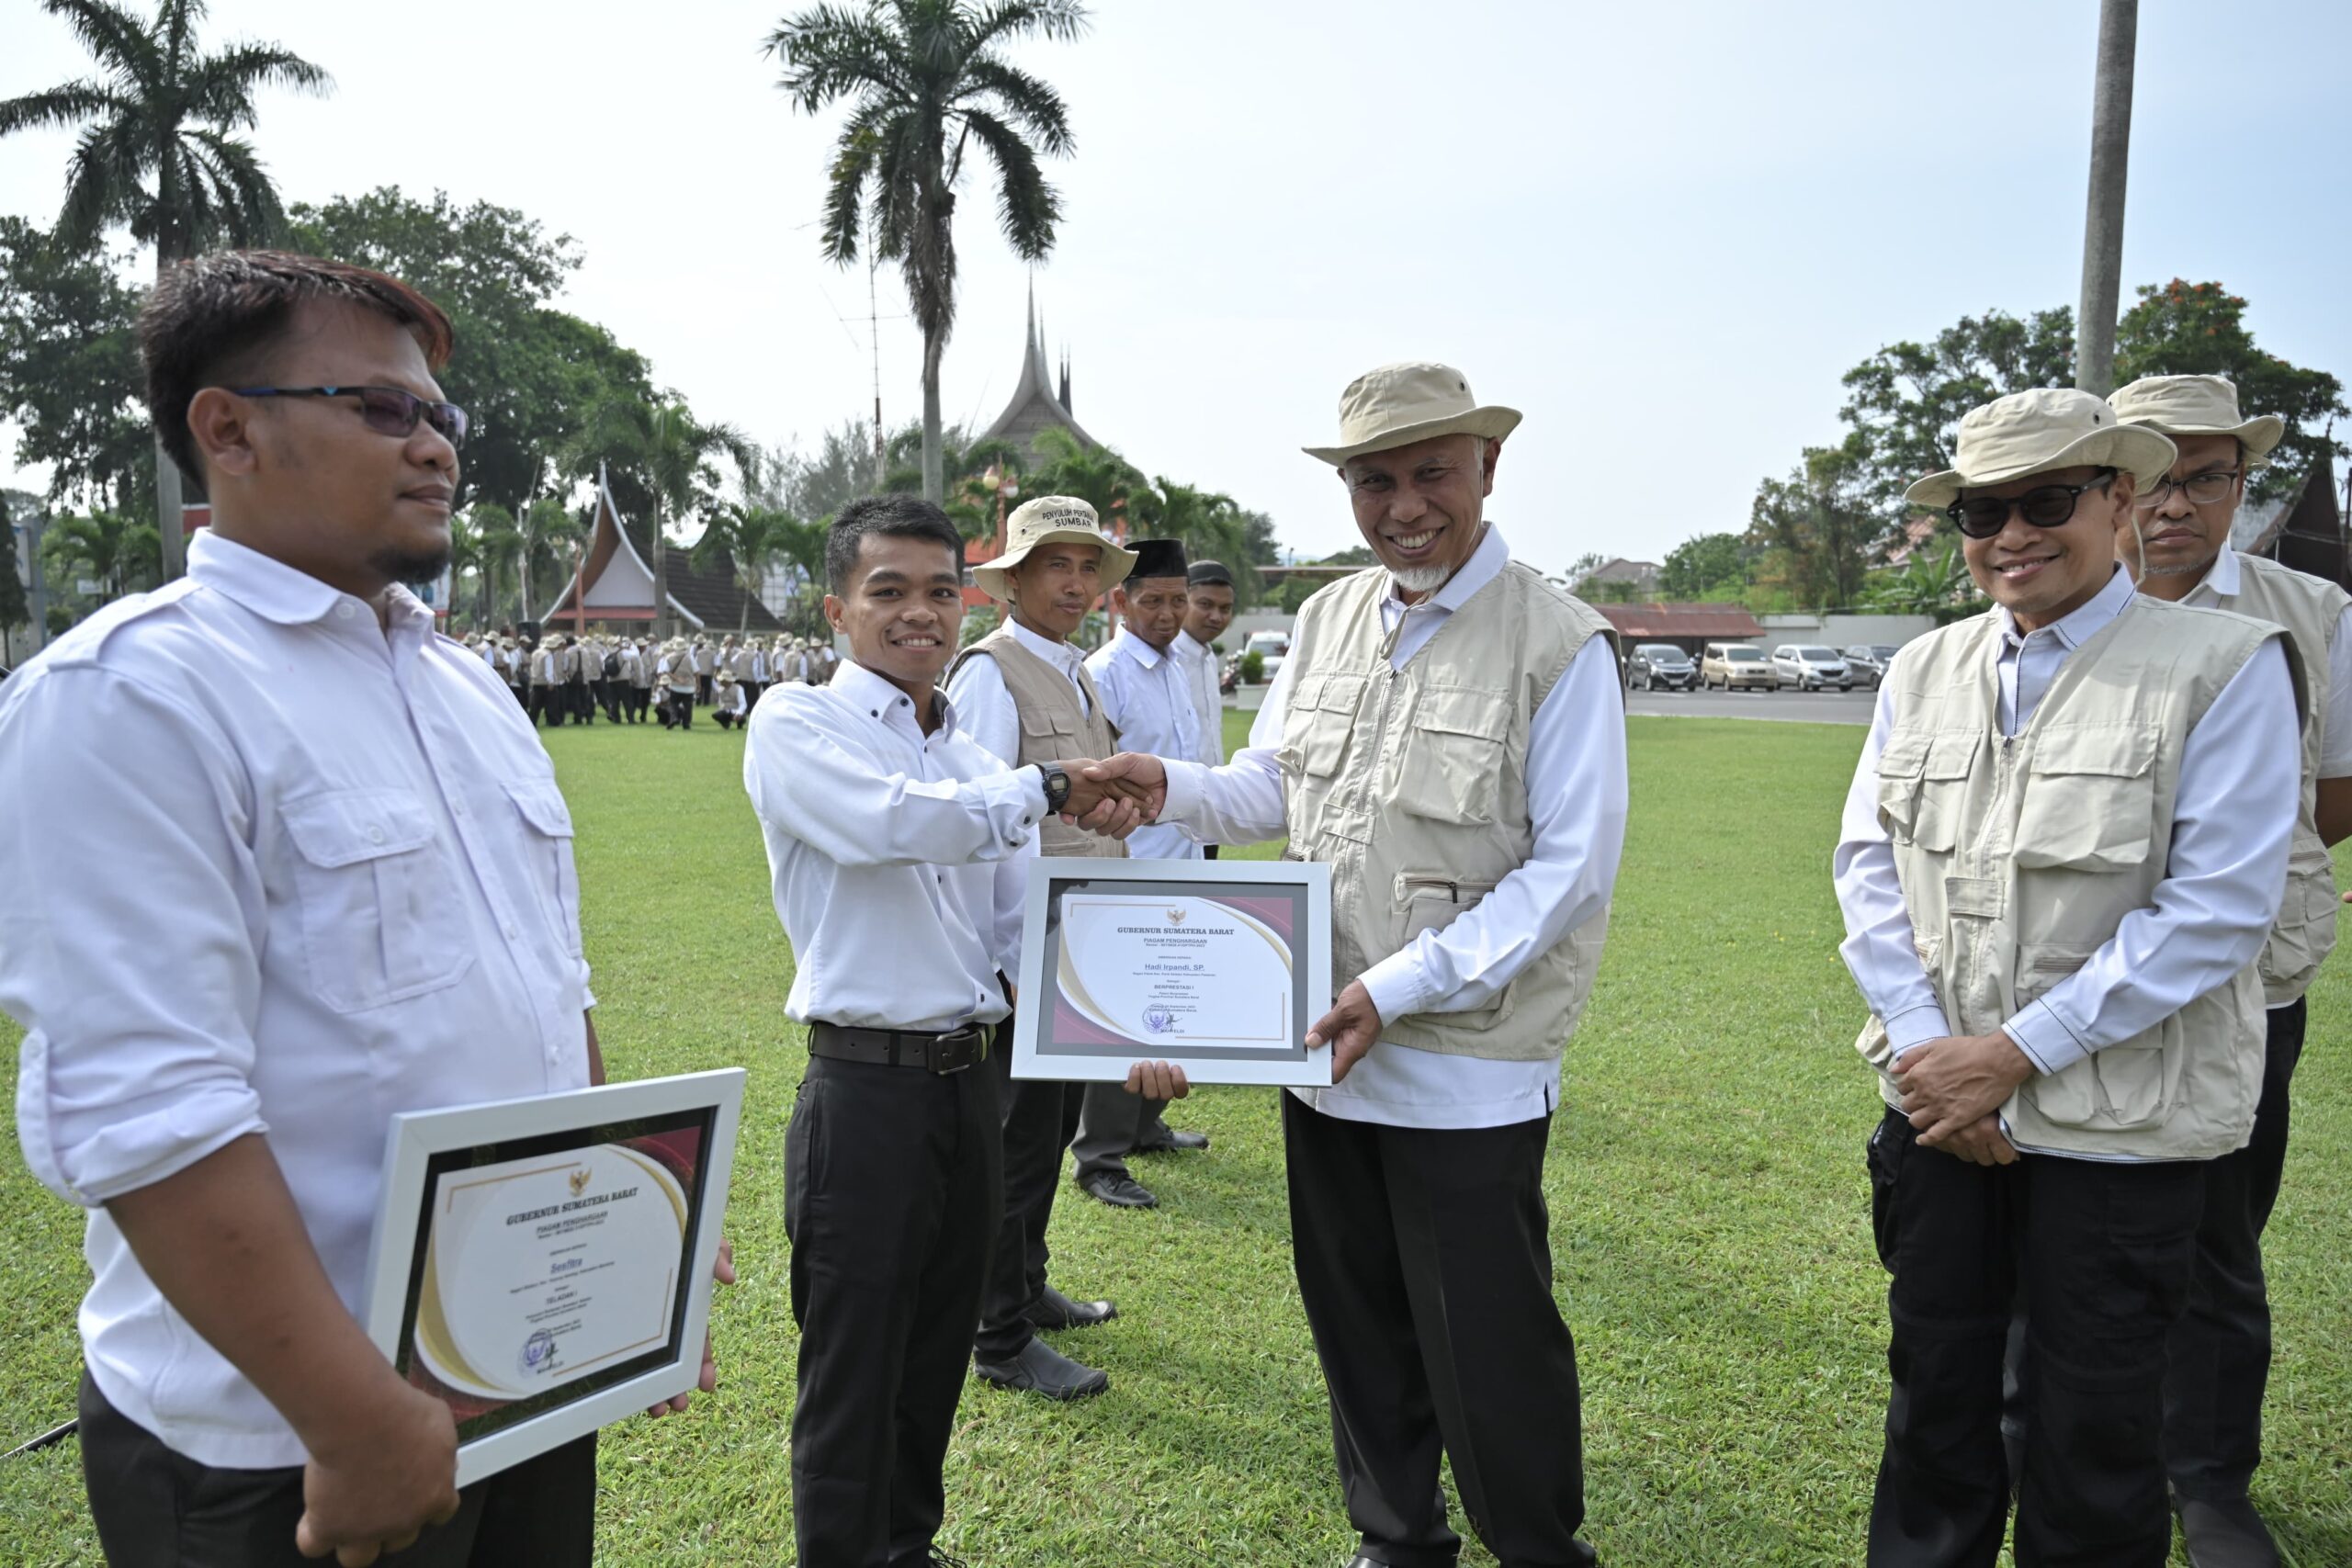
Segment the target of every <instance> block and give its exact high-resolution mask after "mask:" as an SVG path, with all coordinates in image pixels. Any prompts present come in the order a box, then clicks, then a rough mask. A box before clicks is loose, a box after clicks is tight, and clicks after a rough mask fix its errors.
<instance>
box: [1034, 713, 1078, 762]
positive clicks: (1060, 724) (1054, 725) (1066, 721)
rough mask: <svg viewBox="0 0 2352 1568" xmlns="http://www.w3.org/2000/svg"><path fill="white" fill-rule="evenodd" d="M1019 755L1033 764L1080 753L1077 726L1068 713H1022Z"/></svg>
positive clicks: (1060, 759) (1067, 757)
mask: <svg viewBox="0 0 2352 1568" xmlns="http://www.w3.org/2000/svg"><path fill="white" fill-rule="evenodd" d="M1021 754H1022V756H1023V757H1024V758H1026V759H1028V760H1030V761H1054V762H1058V761H1065V760H1066V759H1069V758H1072V757H1077V756H1080V755H1082V754H1083V753H1082V752H1081V751H1080V749H1079V744H1078V726H1077V725H1076V724H1075V723H1074V722H1072V721H1071V719H1070V717H1069V715H1067V714H1058V713H1033V712H1030V711H1029V710H1027V709H1025V708H1024V709H1023V710H1022V714H1021ZM1090 760H1091V759H1090Z"/></svg>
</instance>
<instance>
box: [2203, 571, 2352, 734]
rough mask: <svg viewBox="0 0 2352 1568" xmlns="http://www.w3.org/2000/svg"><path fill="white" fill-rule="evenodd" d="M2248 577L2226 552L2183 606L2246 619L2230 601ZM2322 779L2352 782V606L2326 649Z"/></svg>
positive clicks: (2341, 620) (2240, 610) (2346, 611)
mask: <svg viewBox="0 0 2352 1568" xmlns="http://www.w3.org/2000/svg"><path fill="white" fill-rule="evenodd" d="M2244 577H2245V569H2243V568H2242V567H2240V566H2239V565H2238V552H2237V551H2235V550H2223V551H2222V553H2221V554H2220V555H2218V556H2215V557H2214V558H2213V565H2212V567H2211V569H2210V570H2208V571H2207V572H2206V573H2205V575H2204V577H2203V578H2201V579H2199V581H2198V584H2197V586H2196V587H2194V588H2192V589H2190V590H2189V591H2188V598H2186V599H2184V600H2182V601H2181V603H2182V604H2196V605H2199V606H2200V607H2202V608H2204V609H2208V610H2231V611H2235V612H2236V613H2237V614H2239V615H2244V614H2245V611H2244V610H2242V609H2239V607H2238V606H2237V605H2236V604H2233V603H2231V601H2233V600H2234V599H2235V598H2236V597H2237V596H2238V592H2239V588H2238V584H2239V582H2240V581H2241V580H2242V579H2243V578H2244ZM2319 776H2320V777H2321V778H2324V779H2341V778H2352V605H2347V606H2346V608H2345V611H2344V613H2343V614H2342V615H2339V616H2337V617H2336V621H2335V637H2333V638H2331V639H2330V640H2329V642H2328V645H2327V706H2326V707H2325V708H2324V709H2322V710H2321V713H2320V731H2319Z"/></svg>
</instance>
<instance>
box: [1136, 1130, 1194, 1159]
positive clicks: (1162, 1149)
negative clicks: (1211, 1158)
mask: <svg viewBox="0 0 2352 1568" xmlns="http://www.w3.org/2000/svg"><path fill="white" fill-rule="evenodd" d="M1208 1146H1209V1135H1208V1134H1206V1133H1180V1132H1178V1131H1176V1129H1175V1128H1173V1127H1170V1129H1168V1136H1166V1137H1164V1138H1155V1139H1153V1140H1152V1141H1151V1142H1150V1143H1148V1144H1138V1145H1136V1153H1137V1154H1139V1155H1165V1154H1177V1153H1182V1154H1192V1153H1194V1152H1196V1151H1198V1150H1201V1149H1204V1148H1207V1147H1208Z"/></svg>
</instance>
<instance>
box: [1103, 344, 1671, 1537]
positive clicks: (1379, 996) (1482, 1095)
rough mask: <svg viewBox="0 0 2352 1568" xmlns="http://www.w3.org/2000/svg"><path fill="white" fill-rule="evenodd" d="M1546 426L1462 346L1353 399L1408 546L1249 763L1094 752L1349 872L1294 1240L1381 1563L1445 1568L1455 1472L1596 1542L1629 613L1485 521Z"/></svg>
mask: <svg viewBox="0 0 2352 1568" xmlns="http://www.w3.org/2000/svg"><path fill="white" fill-rule="evenodd" d="M1519 420H1520V416H1519V414H1518V413H1517V412H1515V411H1513V410H1511V409H1507V408H1501V407H1498V406H1495V405H1491V404H1482V403H1480V402H1479V401H1478V400H1477V399H1476V397H1474V396H1473V395H1472V394H1471V391H1470V386H1469V382H1468V380H1467V379H1466V378H1464V376H1463V374H1462V373H1461V372H1460V371H1458V370H1455V369H1453V368H1452V367H1448V366H1443V365H1433V364H1406V365H1388V366H1383V367H1381V368H1379V369H1377V370H1374V371H1371V372H1369V373H1367V374H1365V375H1363V376H1361V377H1359V378H1357V379H1356V380H1355V381H1354V382H1353V383H1352V384H1351V386H1350V387H1349V388H1348V389H1347V391H1346V392H1345V393H1344V394H1342V396H1341V399H1340V441H1339V444H1338V445H1337V446H1310V447H1308V448H1306V450H1307V452H1308V453H1309V455H1311V456H1313V457H1317V458H1320V459H1321V460H1323V461H1324V462H1327V463H1329V464H1330V465H1332V467H1333V468H1336V469H1337V470H1338V471H1339V477H1340V481H1341V483H1342V484H1343V485H1344V487H1345V489H1346V491H1347V494H1348V498H1349V502H1350V504H1351V508H1352V509H1353V511H1354V513H1355V521H1356V526H1357V528H1358V530H1359V531H1360V532H1361V533H1362V534H1363V537H1364V542H1365V543H1366V544H1367V545H1369V546H1370V547H1372V550H1373V553H1374V556H1375V557H1376V558H1378V561H1379V564H1378V565H1377V566H1375V567H1374V568H1371V569H1369V570H1365V571H1362V572H1359V573H1357V574H1356V575H1354V576H1352V577H1350V578H1346V579H1343V580H1341V581H1339V582H1336V583H1333V584H1331V585H1330V586H1329V587H1327V588H1325V589H1323V590H1322V591H1321V592H1318V593H1317V594H1316V595H1315V596H1314V597H1313V598H1312V599H1309V600H1308V601H1307V602H1306V606H1305V607H1304V608H1303V609H1302V610H1301V611H1300V613H1299V617H1298V625H1297V629H1296V633H1295V637H1293V639H1292V642H1291V651H1290V655H1289V657H1288V658H1286V659H1285V660H1283V668H1282V671H1281V673H1280V674H1278V675H1277V676H1276V677H1275V678H1274V683H1273V684H1272V687H1270V688H1269V689H1268V691H1267V694H1266V702H1265V705H1264V707H1263V708H1262V709H1261V710H1260V713H1259V716H1258V719H1257V722H1256V723H1255V725H1254V726H1253V727H1252V728H1251V730H1250V744H1249V746H1248V747H1247V748H1246V749H1245V750H1242V751H1241V752H1240V753H1239V754H1238V756H1237V757H1236V758H1235V759H1234V760H1233V761H1232V762H1231V763H1229V764H1227V766H1225V767H1222V768H1210V767H1205V766H1204V765H1202V764H1200V763H1198V762H1193V761H1173V760H1163V759H1158V758H1152V757H1146V756H1142V755H1139V754H1134V753H1130V754H1127V755H1124V756H1121V757H1119V758H1116V759H1114V761H1112V762H1111V763H1109V764H1106V765H1105V766H1104V767H1103V769H1101V770H1098V771H1099V772H1100V773H1103V776H1105V777H1115V778H1119V779H1121V780H1124V781H1125V782H1126V783H1127V784H1130V785H1131V786H1132V787H1134V788H1136V790H1137V791H1138V792H1139V794H1140V795H1141V796H1142V797H1143V799H1144V801H1145V804H1146V805H1147V806H1148V807H1150V808H1153V809H1156V810H1157V812H1158V816H1159V820H1161V821H1163V822H1170V823H1174V824H1176V825H1177V826H1180V827H1182V828H1183V829H1186V830H1188V831H1189V832H1191V833H1192V834H1193V837H1195V838H1196V839H1199V840H1204V841H1210V842H1222V843H1248V842H1250V841H1252V840H1261V839H1266V838H1271V837H1273V836H1275V835H1277V834H1283V833H1286V834H1287V835H1288V837H1289V840H1290V851H1289V852H1291V853H1293V854H1296V855H1300V856H1303V857H1305V858H1306V859H1309V860H1314V861H1318V862H1322V863H1326V864H1328V865H1329V866H1330V868H1331V910H1332V949H1333V957H1334V967H1333V976H1332V977H1333V979H1334V980H1336V981H1339V982H1340V983H1341V987H1342V988H1341V990H1340V995H1339V998H1338V999H1337V1001H1336V1002H1335V1004H1334V1006H1333V1008H1332V1010H1331V1011H1330V1013H1329V1014H1328V1015H1327V1016H1326V1017H1324V1018H1323V1019H1322V1020H1321V1021H1318V1022H1317V1024H1316V1025H1315V1028H1314V1030H1313V1031H1312V1032H1310V1033H1309V1034H1308V1037H1307V1038H1308V1041H1309V1043H1314V1044H1328V1045H1329V1046H1331V1047H1332V1073H1333V1077H1334V1079H1335V1081H1334V1082H1333V1083H1332V1085H1331V1086H1330V1087H1329V1088H1328V1089H1300V1090H1295V1091H1293V1092H1292V1093H1291V1094H1289V1095H1285V1096H1284V1097H1283V1145H1284V1148H1285V1151H1286V1157H1287V1163H1288V1168H1289V1178H1290V1202H1291V1245H1292V1248H1293V1252H1294V1255H1295V1263H1296V1266H1297V1270H1298V1281H1299V1294H1300V1298H1301V1301H1302V1303H1304V1305H1305V1307H1306V1317H1307V1322H1308V1324H1309V1325H1310V1326H1311V1327H1312V1329H1313V1330H1314V1334H1315V1349H1316V1355H1317V1358H1318V1359H1320V1361H1321V1362H1322V1366H1323V1376H1324V1381H1325V1382H1326V1384H1327V1385H1328V1386H1329V1391H1330V1398H1331V1427H1332V1435H1333V1442H1334V1447H1335V1449H1336V1450H1337V1457H1338V1461H1339V1468H1340V1485H1341V1490H1342V1492H1343V1493H1344V1495H1345V1496H1346V1498H1347V1507H1348V1517H1349V1521H1350V1523H1351V1524H1352V1525H1353V1526H1354V1527H1355V1529H1356V1532H1357V1535H1358V1537H1359V1539H1360V1543H1361V1544H1360V1545H1359V1547H1358V1554H1357V1557H1356V1559H1355V1562H1354V1564H1353V1565H1352V1568H1372V1565H1383V1568H1446V1565H1449V1564H1451V1563H1453V1562H1454V1561H1455V1560H1456V1557H1457V1555H1458V1554H1459V1552H1460V1550H1461V1540H1460V1538H1459V1537H1458V1536H1456V1535H1455V1534H1454V1532H1453V1529H1452V1527H1451V1526H1450V1524H1449V1523H1448V1521H1447V1518H1446V1505H1445V1498H1444V1494H1443V1492H1442V1490H1441V1488H1440V1486H1439V1483H1438V1471H1439V1461H1440V1457H1441V1455H1443V1456H1444V1457H1446V1458H1450V1459H1451V1460H1452V1461H1453V1479H1454V1483H1455V1486H1456V1488H1457V1489H1458V1491H1459V1493H1460V1495H1461V1497H1462V1503H1463V1507H1464V1512H1465V1513H1467V1514H1468V1516H1469V1518H1470V1523H1471V1525H1472V1527H1473V1529H1476V1532H1477V1533H1478V1535H1479V1537H1480V1538H1481V1539H1482V1540H1484V1541H1485V1542H1486V1543H1487V1546H1488V1547H1489V1548H1490V1549H1491V1550H1492V1551H1494V1553H1495V1555H1496V1556H1497V1557H1498V1558H1500V1559H1501V1560H1502V1562H1504V1563H1505V1564H1507V1565H1508V1568H1563V1565H1567V1564H1580V1563H1589V1562H1593V1561H1595V1559H1594V1556H1593V1551H1592V1548H1591V1547H1590V1546H1589V1545H1588V1544H1587V1543H1586V1542H1585V1541H1584V1540H1581V1539H1579V1538H1578V1536H1577V1530H1578V1529H1580V1528H1581V1527H1582V1525H1583V1523H1584V1514H1585V1505H1584V1450H1583V1430H1582V1416H1581V1409H1580V1396H1579V1393H1578V1388H1577V1360H1576V1345H1575V1341H1574V1340H1573V1339H1572V1338H1571V1337H1570V1335H1569V1332H1568V1326H1567V1324H1566V1321H1565V1320H1564V1319H1563V1318H1562V1316H1561V1315H1560V1308H1559V1304H1558V1303H1557V1301H1556V1300H1555V1296H1554V1289H1553V1274H1552V1253H1551V1239H1550V1230H1549V1224H1548V1220H1547V1216H1546V1214H1545V1212H1544V1190H1543V1182H1544V1150H1545V1146H1546V1144H1547V1142H1548V1139H1549V1135H1550V1132H1551V1120H1552V1112H1553V1111H1554V1109H1555V1107H1556V1106H1557V1105H1558V1104H1559V1099H1560V1053H1561V1049H1562V1047H1563V1045H1564V1044H1565V1043H1566V1041H1567V1038H1568V1036H1569V1035H1570V1034H1571V1033H1573V1032H1574V1031H1575V1029H1576V1022H1577V1015H1578V1014H1579V1013H1580V1012H1581V1011H1582V1010H1583V1007H1584V1002H1585V998H1587V996H1589V994H1590V990H1591V987H1592V982H1593V976H1594V974H1595V972H1596V971H1597V969H1598V968H1599V965H1600V951H1601V942H1602V938H1603V936H1604V935H1605V934H1606V931H1607V929H1608V908H1609V898H1610V894H1611V890H1612V888H1613V887H1614V886H1615V883H1616V876H1617V863H1618V857H1619V853H1620V851H1621V850H1622V848H1623V842H1624V829H1625V811H1626V787H1625V725H1624V701H1623V695H1622V694H1621V693H1620V690H1619V686H1618V677H1617V655H1616V647H1615V643H1616V638H1615V636H1614V634H1613V633H1612V632H1611V630H1610V628H1609V623H1608V622H1606V621H1604V620H1602V619H1601V618H1600V616H1599V615H1596V614H1594V613H1593V611H1592V610H1591V609H1589V607H1587V606H1586V605H1584V604H1580V603H1579V602H1577V600H1576V599H1574V598H1572V597H1570V596H1569V595H1568V594H1567V593H1566V592H1563V591H1561V590H1560V589H1558V588H1556V587H1554V586H1553V585H1552V584H1551V583H1549V582H1547V581H1545V580H1544V576H1543V574H1542V573H1540V572H1538V571H1536V570H1533V569H1532V568H1531V567H1528V566H1526V565H1524V564H1522V563H1521V562H1519V561H1515V560H1513V559H1511V558H1510V547H1509V546H1508V545H1507V544H1505V542H1504V540H1503V536H1502V533H1501V531H1500V530H1499V529H1498V528H1497V527H1496V526H1495V525H1493V524H1492V523H1490V522H1489V521H1488V520H1487V516H1486V502H1487V496H1488V495H1490V494H1491V493H1492V491H1493V489H1494V482H1495V470H1496V464H1497V462H1498V458H1499V456H1500V453H1501V448H1502V445H1503V438H1504V437H1505V436H1507V435H1509V434H1510V433H1511V431H1512V430H1513V429H1515V428H1516V427H1517V426H1518V424H1519Z"/></svg>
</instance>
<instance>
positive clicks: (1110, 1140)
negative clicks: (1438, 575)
mask: <svg viewBox="0 0 2352 1568" xmlns="http://www.w3.org/2000/svg"><path fill="white" fill-rule="evenodd" d="M1134 554H1135V558H1136V564H1135V570H1132V571H1130V572H1128V573H1127V577H1126V581H1124V582H1122V583H1120V584H1119V585H1118V586H1117V587H1116V588H1114V589H1113V590H1111V605H1112V608H1113V609H1114V610H1116V611H1117V612H1118V613H1119V615H1120V618H1121V622H1122V624H1121V626H1120V627H1119V634H1118V636H1116V637H1113V638H1112V639H1111V640H1110V641H1109V642H1108V643H1106V644H1104V645H1103V647H1102V648H1100V649H1096V650H1095V652H1094V653H1093V655H1092V656H1091V658H1089V659H1088V660H1087V661H1086V671H1087V673H1088V674H1090V675H1091V676H1093V677H1094V686H1095V690H1096V691H1098V692H1100V693H1101V694H1102V696H1103V714H1104V716H1107V717H1108V718H1109V719H1110V721H1111V725H1112V728H1114V729H1115V730H1116V731H1117V732H1118V736H1119V745H1120V747H1121V749H1122V750H1129V751H1148V752H1150V753H1152V754H1153V755H1155V756H1160V757H1182V758H1185V759H1187V760H1190V759H1193V758H1195V757H1196V756H1197V755H1198V753H1199V751H1200V745H1201V741H1200V716H1199V714H1198V713H1197V712H1196V711H1195V710H1194V708H1193V693H1192V688H1191V684H1190V682H1189V681H1188V680H1187V678H1186V671H1185V668H1184V666H1183V665H1182V662H1180V660H1179V659H1178V657H1177V654H1176V652H1175V645H1176V639H1177V638H1178V637H1181V636H1182V635H1183V629H1184V612H1185V608H1186V590H1187V584H1186V577H1185V572H1186V563H1185V560H1184V547H1183V545H1182V542H1180V541H1178V540H1175V539H1138V540H1137V541H1136V543H1135V546H1134ZM1127 853H1128V854H1129V855H1130V856H1132V857H1133V858H1135V859H1137V860H1198V859H1200V858H1201V847H1200V845H1198V844H1197V843H1194V842H1193V840H1192V838H1191V836H1190V835H1188V834H1187V833H1185V831H1184V830H1183V829H1181V828H1171V827H1163V826H1158V825H1151V826H1146V827H1142V828H1138V829H1136V830H1135V832H1134V833H1132V834H1130V835H1129V836H1128V839H1127ZM1208 1146H1209V1140H1208V1136H1207V1134H1203V1133H1183V1132H1178V1131H1177V1130H1176V1129H1174V1128H1172V1127H1170V1126H1169V1125H1168V1123H1167V1122H1166V1121H1165V1120H1163V1119H1162V1117H1161V1115H1160V1107H1159V1104H1158V1103H1157V1102H1154V1101H1150V1100H1144V1099H1142V1098H1141V1097H1140V1096H1137V1095H1133V1094H1129V1093H1128V1092H1127V1091H1126V1090H1125V1089H1124V1088H1122V1087H1121V1086H1119V1085H1118V1084H1114V1083H1095V1084H1089V1085H1087V1086H1086V1093H1085V1103H1084V1105H1083V1106H1082V1107H1081V1109H1080V1111H1079V1118H1078V1136H1077V1137H1076V1138H1075V1139H1074V1140H1072V1142H1071V1144H1070V1154H1071V1156H1072V1157H1073V1158H1074V1159H1075V1160H1076V1161H1077V1165H1078V1172H1077V1179H1078V1185H1079V1190H1080V1191H1082V1192H1084V1193H1086V1194H1087V1195H1088V1196H1089V1197H1091V1198H1093V1199H1095V1200H1096V1201H1099V1202H1103V1203H1108V1204H1110V1205H1111V1206H1112V1207H1114V1208H1154V1207H1157V1206H1158V1204H1159V1198H1158V1196H1157V1195H1156V1194H1154V1193H1153V1192H1152V1191H1151V1190H1150V1189H1149V1188H1147V1187H1146V1186H1144V1184H1143V1183H1142V1182H1140V1181H1137V1180H1136V1179H1135V1176H1134V1174H1133V1173H1132V1172H1131V1171H1129V1170H1128V1168H1127V1156H1129V1155H1130V1154H1145V1153H1159V1152H1162V1151H1169V1150H1177V1149H1205V1148H1207V1147H1208Z"/></svg>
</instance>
